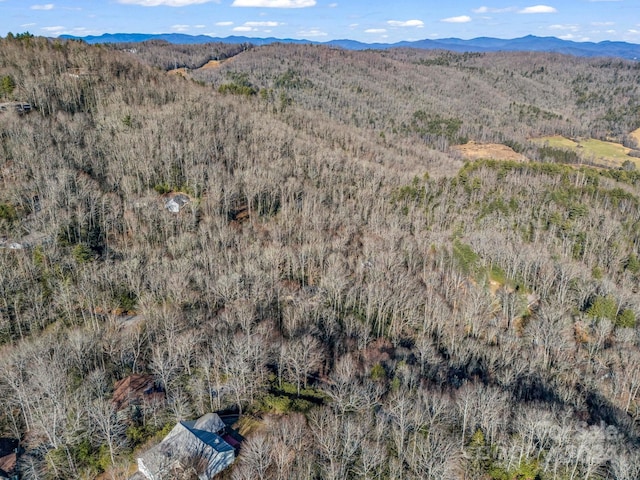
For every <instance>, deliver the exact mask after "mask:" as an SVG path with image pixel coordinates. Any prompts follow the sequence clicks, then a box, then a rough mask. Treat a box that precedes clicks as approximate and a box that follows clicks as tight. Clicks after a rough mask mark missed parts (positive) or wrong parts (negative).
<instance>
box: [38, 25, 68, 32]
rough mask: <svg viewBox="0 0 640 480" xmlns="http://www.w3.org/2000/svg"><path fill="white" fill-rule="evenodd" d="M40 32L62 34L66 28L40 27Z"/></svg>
mask: <svg viewBox="0 0 640 480" xmlns="http://www.w3.org/2000/svg"><path fill="white" fill-rule="evenodd" d="M41 30H44V31H45V32H49V33H61V32H64V31H65V30H66V28H65V27H61V26H59V25H57V26H55V27H42V29H41Z"/></svg>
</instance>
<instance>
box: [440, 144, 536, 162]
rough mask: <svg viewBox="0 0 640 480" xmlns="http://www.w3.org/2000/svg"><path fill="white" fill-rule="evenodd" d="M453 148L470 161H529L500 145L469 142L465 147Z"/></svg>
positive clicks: (509, 148)
mask: <svg viewBox="0 0 640 480" xmlns="http://www.w3.org/2000/svg"><path fill="white" fill-rule="evenodd" d="M451 148H452V150H454V151H456V152H458V153H460V154H461V155H462V156H463V157H464V158H466V159H468V160H477V159H480V158H487V159H493V160H512V161H516V162H524V161H526V160H527V158H526V157H525V156H524V155H521V154H519V153H517V152H515V151H514V150H513V149H512V148H511V147H507V146H506V145H502V144H500V143H476V142H469V143H467V144H465V145H456V146H454V147H451Z"/></svg>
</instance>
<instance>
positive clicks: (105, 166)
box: [0, 35, 640, 480]
mask: <svg viewBox="0 0 640 480" xmlns="http://www.w3.org/2000/svg"><path fill="white" fill-rule="evenodd" d="M212 60H213V61H214V65H212V64H211V61H212ZM176 67H178V68H182V71H181V73H178V74H175V73H174V74H170V73H171V72H168V71H169V70H174V69H175V68H176ZM639 85H640V63H635V62H628V61H622V60H618V59H602V58H600V59H580V58H574V57H567V56H560V55H552V54H541V53H535V54H534V53H492V54H455V53H450V52H444V51H419V50H408V49H407V50H386V51H374V50H371V51H362V52H350V51H345V50H341V49H335V48H329V47H324V46H311V45H305V46H301V45H270V46H264V47H251V46H247V45H245V46H241V47H237V46H224V45H220V44H215V45H208V46H207V45H205V46H202V45H196V46H174V45H169V44H164V43H162V42H150V43H148V44H139V45H125V46H123V45H116V46H104V45H96V46H89V45H86V44H84V43H82V42H78V41H66V42H64V41H57V40H48V39H44V38H35V37H32V36H30V35H18V36H15V37H14V36H11V37H10V38H5V39H0V103H2V102H4V103H7V104H8V103H9V102H28V103H29V104H30V105H31V106H32V111H31V112H30V113H28V114H27V113H23V112H18V111H15V112H14V111H4V112H0V140H1V147H2V150H1V154H0V187H1V188H0V246H1V247H2V248H1V249H0V277H1V281H0V437H9V438H16V439H19V440H20V444H21V447H22V448H23V450H24V452H23V454H22V455H21V456H20V458H19V462H18V470H19V472H20V475H21V478H25V479H70V478H78V479H91V478H97V477H100V478H103V479H126V478H128V476H129V475H130V474H131V465H132V463H133V462H134V457H135V455H136V454H137V453H138V452H140V451H142V450H144V449H146V448H148V447H150V446H152V445H154V444H156V443H157V442H158V441H159V440H160V439H161V438H162V436H163V434H166V433H167V431H168V429H170V428H171V427H173V425H175V423H176V421H178V420H182V419H191V418H195V417H198V416H200V415H202V414H204V413H206V412H210V411H218V412H234V413H236V414H238V415H239V421H238V423H237V425H236V427H237V428H238V429H239V431H240V433H241V434H242V435H243V436H244V438H245V440H244V442H243V443H242V447H241V450H240V454H239V457H238V459H237V460H236V461H235V463H234V465H233V466H232V467H231V468H230V469H229V470H227V471H225V472H224V473H223V474H222V477H223V478H227V479H233V480H240V479H278V480H284V479H336V480H343V479H452V480H453V479H487V480H489V479H494V480H516V479H531V480H533V479H538V480H547V479H557V480H569V479H570V480H577V479H616V480H636V479H638V478H640V331H639V326H638V322H637V319H638V317H639V316H640V295H639V292H638V284H639V281H640V258H639V256H640V173H639V172H638V171H637V170H636V168H635V164H634V163H633V162H631V163H627V164H626V165H625V166H624V167H621V168H611V169H605V168H595V167H592V166H589V165H588V163H589V162H585V161H584V160H585V159H583V158H579V156H577V155H570V154H568V153H567V152H566V151H562V150H559V149H554V148H550V147H548V146H544V145H539V144H536V143H534V142H532V141H531V139H532V138H534V137H536V136H541V135H553V134H561V135H565V136H567V137H590V138H596V139H602V140H604V139H609V140H616V141H618V142H620V143H624V144H626V145H628V146H631V147H633V148H635V147H636V144H635V143H634V140H633V138H632V137H631V136H630V133H631V132H632V131H633V130H634V129H636V128H638V127H640V90H639ZM470 141H475V142H498V143H502V144H504V145H507V146H509V147H511V148H512V149H513V150H515V151H516V152H518V153H521V154H522V155H524V157H525V158H526V159H527V160H526V161H521V162H516V161H499V160H495V159H491V158H486V159H480V160H476V161H464V160H463V159H462V158H461V156H460V155H459V154H456V153H455V151H453V150H452V149H451V146H452V145H456V144H462V143H466V142H470ZM176 195H179V198H180V199H181V204H180V208H177V209H175V210H172V209H168V208H167V205H168V201H170V200H171V199H173V198H178V197H176ZM174 204H175V203H174ZM134 373H135V374H148V375H152V376H153V378H154V379H155V382H156V384H157V385H158V387H159V388H160V389H161V390H162V391H163V392H164V393H165V395H164V400H163V401H159V402H148V403H145V404H144V405H142V408H141V409H140V410H139V411H138V412H137V414H136V415H129V414H128V413H126V412H125V413H124V414H123V412H122V411H118V406H117V404H116V403H115V402H114V401H112V400H113V395H114V385H115V384H116V382H117V381H119V380H121V379H123V378H125V377H127V376H129V375H131V374H134ZM190 475H191V476H190ZM193 475H195V473H194V472H188V471H187V472H183V477H184V478H197V476H193Z"/></svg>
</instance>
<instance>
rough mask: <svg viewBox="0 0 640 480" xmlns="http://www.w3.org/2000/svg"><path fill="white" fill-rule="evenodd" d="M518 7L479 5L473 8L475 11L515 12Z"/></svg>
mask: <svg viewBox="0 0 640 480" xmlns="http://www.w3.org/2000/svg"><path fill="white" fill-rule="evenodd" d="M515 10H516V9H515V8H514V7H506V8H493V7H485V6H482V7H478V8H474V9H473V10H472V12H473V13H507V12H513V11H515Z"/></svg>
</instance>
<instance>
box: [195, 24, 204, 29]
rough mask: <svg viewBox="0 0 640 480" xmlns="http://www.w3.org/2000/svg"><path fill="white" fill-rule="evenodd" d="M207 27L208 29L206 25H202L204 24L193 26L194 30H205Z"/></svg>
mask: <svg viewBox="0 0 640 480" xmlns="http://www.w3.org/2000/svg"><path fill="white" fill-rule="evenodd" d="M205 27H206V25H202V24H200V25H194V26H193V28H205Z"/></svg>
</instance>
